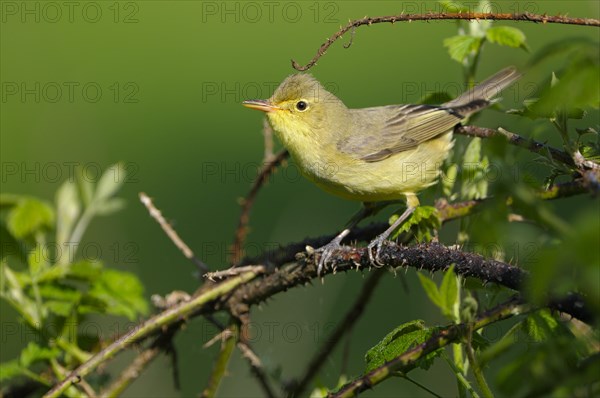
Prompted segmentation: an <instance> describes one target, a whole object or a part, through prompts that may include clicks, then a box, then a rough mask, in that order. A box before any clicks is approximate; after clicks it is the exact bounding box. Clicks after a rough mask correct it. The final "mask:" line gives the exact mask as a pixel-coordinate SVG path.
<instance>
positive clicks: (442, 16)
mask: <svg viewBox="0 0 600 398" xmlns="http://www.w3.org/2000/svg"><path fill="white" fill-rule="evenodd" d="M439 20H493V21H526V22H535V23H543V24H547V23H555V24H567V25H582V26H595V27H600V20H597V19H591V18H569V17H565V16H562V15H556V16H550V15H539V14H532V13H528V12H525V13H516V14H507V13H504V14H496V13H477V12H469V13H458V14H457V13H444V12H442V13H427V14H400V15H389V16H382V17H371V18H369V17H365V18H360V19H356V20H354V21H350V22H348V24H347V25H346V26H344V27H342V28H340V30H338V31H337V32H335V33H334V34H333V35H332V36H331V37H330V38H329V39H327V41H326V42H325V43H323V44H321V47H319V49H318V50H317V53H316V55H315V56H314V57H313V58H312V59H311V60H310V61H309V62H308V63H307V64H306V65H304V66H302V65H300V64H299V63H297V62H296V61H294V60H292V66H293V67H294V69H296V70H299V71H306V70H308V69H310V68H311V67H313V66H314V65H315V64H316V63H317V61H318V60H319V58H321V57H322V56H323V55H324V54H325V52H326V51H327V49H329V47H331V45H332V44H333V43H335V42H336V41H337V40H338V39H339V38H341V37H342V36H343V35H344V34H345V33H346V32H348V31H349V30H352V36H354V30H355V29H356V28H358V27H359V26H363V25H367V26H370V25H373V24H376V23H386V22H387V23H392V24H393V23H396V22H412V21H439ZM345 47H346V46H345ZM346 48H347V47H346Z"/></svg>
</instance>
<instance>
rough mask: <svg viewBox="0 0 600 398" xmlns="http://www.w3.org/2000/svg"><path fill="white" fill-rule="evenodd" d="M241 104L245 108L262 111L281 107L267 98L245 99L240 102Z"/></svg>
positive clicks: (270, 110)
mask: <svg viewBox="0 0 600 398" xmlns="http://www.w3.org/2000/svg"><path fill="white" fill-rule="evenodd" d="M242 105H244V106H245V107H247V108H250V109H257V110H259V111H263V112H273V111H276V110H278V109H281V108H280V107H278V106H277V105H273V104H271V102H270V101H269V100H247V101H244V102H242Z"/></svg>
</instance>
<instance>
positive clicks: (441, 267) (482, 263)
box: [225, 242, 594, 323]
mask: <svg viewBox="0 0 600 398" xmlns="http://www.w3.org/2000/svg"><path fill="white" fill-rule="evenodd" d="M380 259H381V261H382V262H383V263H384V264H386V265H387V266H388V267H391V268H398V267H411V268H416V269H419V270H427V271H430V272H435V271H445V270H446V269H448V267H450V265H451V264H454V265H455V268H454V270H455V272H456V273H457V274H459V275H462V276H465V277H473V278H477V279H478V280H480V281H481V282H483V283H496V284H498V285H501V286H505V287H507V288H509V289H513V290H516V291H520V290H521V289H522V287H523V285H524V282H525V281H526V280H527V278H528V276H529V275H528V272H527V271H525V270H523V269H521V268H518V267H515V266H512V265H509V264H506V263H503V262H501V261H496V260H491V259H486V258H484V257H483V256H480V255H478V254H474V253H467V252H463V251H461V250H460V249H459V248H451V247H447V246H444V245H441V244H437V243H434V244H418V245H415V246H400V245H398V244H395V243H393V242H387V244H386V245H384V246H383V248H382V249H381V251H380ZM331 264H332V265H331V266H330V267H329V268H328V269H327V270H326V271H325V274H330V273H333V272H334V271H337V272H339V271H348V270H353V269H356V268H359V269H362V270H365V269H370V268H371V264H370V261H369V255H368V253H367V249H366V248H364V247H361V248H355V247H348V246H345V247H342V249H340V250H338V251H337V252H335V253H334V254H333V255H332V257H331ZM314 278H318V275H317V269H316V266H315V261H314V258H313V257H312V256H308V257H307V256H306V254H305V253H299V254H298V255H297V260H296V262H295V263H293V264H291V265H289V266H286V267H282V268H278V269H275V270H274V271H273V272H272V273H270V274H268V275H266V276H265V277H264V278H262V279H257V280H254V281H251V282H249V283H246V284H244V285H242V286H240V287H239V288H238V289H237V290H236V291H235V292H234V293H233V295H232V296H231V297H230V298H228V299H227V302H226V303H225V305H226V306H228V307H229V308H230V310H231V312H232V313H233V314H234V315H236V314H237V315H236V316H240V315H242V314H244V313H246V312H247V311H249V307H250V306H251V305H253V304H258V303H260V302H262V301H264V300H266V299H267V298H269V297H271V296H273V295H275V294H277V293H280V292H282V291H286V290H288V289H290V288H292V287H295V286H298V285H304V284H306V283H308V282H310V281H311V280H312V279H314ZM548 300H549V305H550V307H551V308H554V309H556V310H560V311H562V312H565V313H567V314H569V315H571V316H573V317H575V318H577V319H580V320H582V321H584V322H587V323H589V322H591V321H592V320H593V319H594V315H593V314H592V313H591V312H590V310H589V308H588V306H587V305H586V303H585V300H584V298H582V297H581V296H579V295H577V294H575V293H573V294H571V295H569V296H568V297H566V298H561V299H559V300H555V299H554V298H552V297H549V298H548Z"/></svg>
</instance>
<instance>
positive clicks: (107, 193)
mask: <svg viewBox="0 0 600 398" xmlns="http://www.w3.org/2000/svg"><path fill="white" fill-rule="evenodd" d="M126 177H127V176H126V170H125V166H124V165H123V164H122V163H117V164H114V165H112V166H110V167H109V168H108V169H106V171H105V172H104V174H102V177H100V180H99V181H98V184H97V185H96V193H95V195H94V201H95V202H96V204H101V203H102V202H105V201H106V200H107V199H108V198H110V197H111V196H113V195H114V194H115V193H116V192H117V191H118V190H119V188H121V186H122V185H123V183H124V182H125V179H126Z"/></svg>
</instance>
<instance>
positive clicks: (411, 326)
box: [365, 320, 441, 372]
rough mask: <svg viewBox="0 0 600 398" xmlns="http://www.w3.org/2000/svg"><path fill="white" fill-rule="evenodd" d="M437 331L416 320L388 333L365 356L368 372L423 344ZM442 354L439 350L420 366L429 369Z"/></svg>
mask: <svg viewBox="0 0 600 398" xmlns="http://www.w3.org/2000/svg"><path fill="white" fill-rule="evenodd" d="M436 330H437V329H436V328H426V327H425V323H424V322H423V321H422V320H414V321H411V322H407V323H405V324H403V325H400V326H398V327H397V328H395V329H394V330H393V331H392V332H390V333H388V334H387V335H386V336H385V337H384V338H383V340H381V341H380V342H379V343H377V344H376V345H375V346H374V347H373V348H371V349H369V351H367V354H366V355H365V360H366V361H367V366H366V372H370V371H371V370H373V369H375V368H377V367H379V366H381V365H383V364H384V363H386V362H388V361H390V360H392V359H394V358H396V357H397V356H399V355H401V354H403V353H405V352H406V351H408V350H410V349H411V348H413V347H415V346H417V345H419V344H422V343H423V342H425V341H426V340H427V339H429V338H430V337H431V336H433V334H434V332H435V331H436ZM440 353H441V350H437V351H435V352H432V353H430V354H429V355H427V356H426V357H424V358H421V359H420V361H419V364H418V366H419V367H421V368H423V369H428V368H429V366H431V364H432V362H433V359H434V358H435V357H436V356H438V355H439V354H440Z"/></svg>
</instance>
